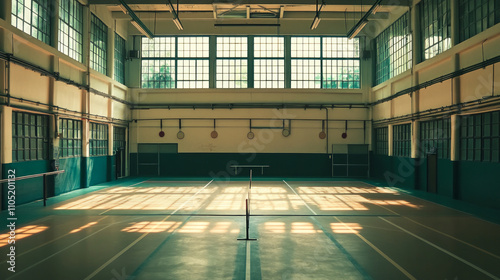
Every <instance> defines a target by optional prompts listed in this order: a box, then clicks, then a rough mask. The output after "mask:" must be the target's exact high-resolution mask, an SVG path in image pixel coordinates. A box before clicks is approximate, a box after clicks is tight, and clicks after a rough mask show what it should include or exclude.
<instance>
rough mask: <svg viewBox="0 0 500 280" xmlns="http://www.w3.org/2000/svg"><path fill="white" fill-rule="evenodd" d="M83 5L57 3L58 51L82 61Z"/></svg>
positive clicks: (72, 0) (66, 0) (71, 0)
mask: <svg viewBox="0 0 500 280" xmlns="http://www.w3.org/2000/svg"><path fill="white" fill-rule="evenodd" d="M82 34H83V5H82V4H80V2H78V1H77V0H60V1H59V51H60V52H62V53H64V54H66V55H68V56H69V57H71V58H73V59H75V60H77V61H79V62H82V61H83V55H82V54H83V36H82Z"/></svg>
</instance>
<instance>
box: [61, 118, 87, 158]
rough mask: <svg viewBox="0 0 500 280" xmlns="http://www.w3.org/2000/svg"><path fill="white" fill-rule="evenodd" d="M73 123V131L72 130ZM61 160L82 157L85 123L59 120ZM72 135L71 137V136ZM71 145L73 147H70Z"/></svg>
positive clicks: (73, 120) (64, 119)
mask: <svg viewBox="0 0 500 280" xmlns="http://www.w3.org/2000/svg"><path fill="white" fill-rule="evenodd" d="M70 123H71V129H70ZM58 128H59V135H60V137H59V158H72V157H81V156H82V131H83V123H82V121H81V120H75V119H66V118H61V119H59V126H58ZM70 134H71V135H70ZM70 143H71V145H70Z"/></svg>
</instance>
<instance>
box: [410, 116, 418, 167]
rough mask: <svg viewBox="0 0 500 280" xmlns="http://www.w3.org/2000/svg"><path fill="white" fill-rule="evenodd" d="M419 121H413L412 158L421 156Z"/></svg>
mask: <svg viewBox="0 0 500 280" xmlns="http://www.w3.org/2000/svg"><path fill="white" fill-rule="evenodd" d="M419 124H420V122H419V121H412V122H411V158H418V157H419V156H420V153H419V150H418V149H419V146H420V145H419V142H420V129H419Z"/></svg>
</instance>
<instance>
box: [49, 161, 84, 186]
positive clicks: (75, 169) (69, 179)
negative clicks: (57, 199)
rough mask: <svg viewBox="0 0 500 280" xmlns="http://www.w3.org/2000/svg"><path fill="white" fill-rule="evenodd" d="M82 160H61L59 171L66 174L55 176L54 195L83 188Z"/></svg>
mask: <svg viewBox="0 0 500 280" xmlns="http://www.w3.org/2000/svg"><path fill="white" fill-rule="evenodd" d="M81 168H82V158H81V157H74V158H64V159H60V160H59V170H64V173H62V174H58V175H57V176H55V179H54V181H55V187H54V195H59V194H62V193H65V192H69V191H72V190H76V189H79V188H80V187H81V181H80V178H81Z"/></svg>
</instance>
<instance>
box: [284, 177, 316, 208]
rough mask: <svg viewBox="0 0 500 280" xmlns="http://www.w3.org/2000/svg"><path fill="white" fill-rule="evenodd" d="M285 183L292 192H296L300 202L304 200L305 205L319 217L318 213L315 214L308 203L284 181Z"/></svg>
mask: <svg viewBox="0 0 500 280" xmlns="http://www.w3.org/2000/svg"><path fill="white" fill-rule="evenodd" d="M283 183H285V184H286V185H287V186H288V187H289V188H290V189H291V190H292V192H294V193H295V194H296V195H297V196H298V197H299V198H300V200H302V202H304V205H305V206H306V207H307V208H309V210H311V212H313V214H314V215H316V216H317V215H318V214H317V213H316V212H314V210H312V209H311V207H309V205H307V202H306V201H305V200H304V199H303V198H302V197H301V196H300V195H299V194H298V193H297V192H296V191H295V190H294V189H293V188H292V187H291V186H290V185H289V184H288V183H287V182H286V181H285V180H283Z"/></svg>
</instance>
